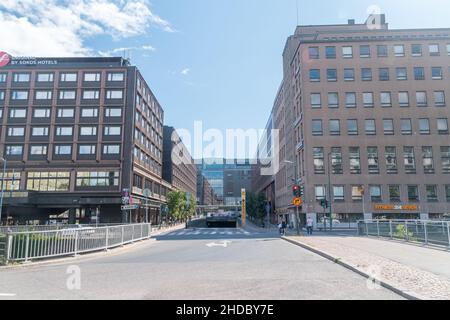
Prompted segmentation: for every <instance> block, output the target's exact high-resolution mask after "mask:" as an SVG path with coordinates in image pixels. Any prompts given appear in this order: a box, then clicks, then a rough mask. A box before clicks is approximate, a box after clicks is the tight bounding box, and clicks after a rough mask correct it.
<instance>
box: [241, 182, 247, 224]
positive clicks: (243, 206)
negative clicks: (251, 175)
mask: <svg viewBox="0 0 450 320" xmlns="http://www.w3.org/2000/svg"><path fill="white" fill-rule="evenodd" d="M241 200H242V201H241V210H242V217H241V220H242V227H245V223H246V222H247V221H246V220H247V212H246V203H245V200H246V191H245V189H241Z"/></svg>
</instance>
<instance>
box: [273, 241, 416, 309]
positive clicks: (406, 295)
mask: <svg viewBox="0 0 450 320" xmlns="http://www.w3.org/2000/svg"><path fill="white" fill-rule="evenodd" d="M281 239H283V240H285V241H287V242H289V243H291V244H293V245H296V246H299V247H301V248H303V249H306V250H308V251H311V252H313V253H315V254H317V255H319V256H321V257H323V258H325V259H328V260H330V261H332V262H334V263H336V264H338V265H340V266H342V267H344V268H347V269H349V270H350V271H353V272H355V273H357V274H359V275H361V276H363V277H364V278H367V279H373V280H374V281H376V282H378V283H379V284H380V285H381V286H382V287H384V288H386V289H388V290H391V291H392V292H394V293H396V294H398V295H399V296H402V297H403V298H406V299H407V300H425V298H421V297H419V296H418V295H416V294H412V293H409V292H406V291H403V290H401V289H399V288H397V287H395V286H394V285H392V284H390V283H388V282H386V281H382V280H379V279H376V278H373V277H372V276H371V275H369V274H368V273H366V272H365V271H363V270H361V269H358V268H355V267H353V266H352V265H350V264H348V263H346V262H344V261H342V260H341V259H340V258H336V257H333V256H332V255H330V254H328V253H326V252H324V251H321V250H318V249H315V248H313V247H311V246H309V245H307V244H304V243H301V242H298V241H295V240H292V239H289V238H287V237H281Z"/></svg>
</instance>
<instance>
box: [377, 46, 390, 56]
mask: <svg viewBox="0 0 450 320" xmlns="http://www.w3.org/2000/svg"><path fill="white" fill-rule="evenodd" d="M377 55H378V57H379V58H383V57H387V56H388V48H387V46H386V45H378V46H377Z"/></svg>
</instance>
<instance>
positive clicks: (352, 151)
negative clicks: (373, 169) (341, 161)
mask: <svg viewBox="0 0 450 320" xmlns="http://www.w3.org/2000/svg"><path fill="white" fill-rule="evenodd" d="M349 157H350V173H351V174H361V157H360V152H359V147H350V148H349Z"/></svg>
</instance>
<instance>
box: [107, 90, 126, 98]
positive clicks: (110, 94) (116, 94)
mask: <svg viewBox="0 0 450 320" xmlns="http://www.w3.org/2000/svg"><path fill="white" fill-rule="evenodd" d="M122 98H123V91H122V90H108V91H106V99H122Z"/></svg>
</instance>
